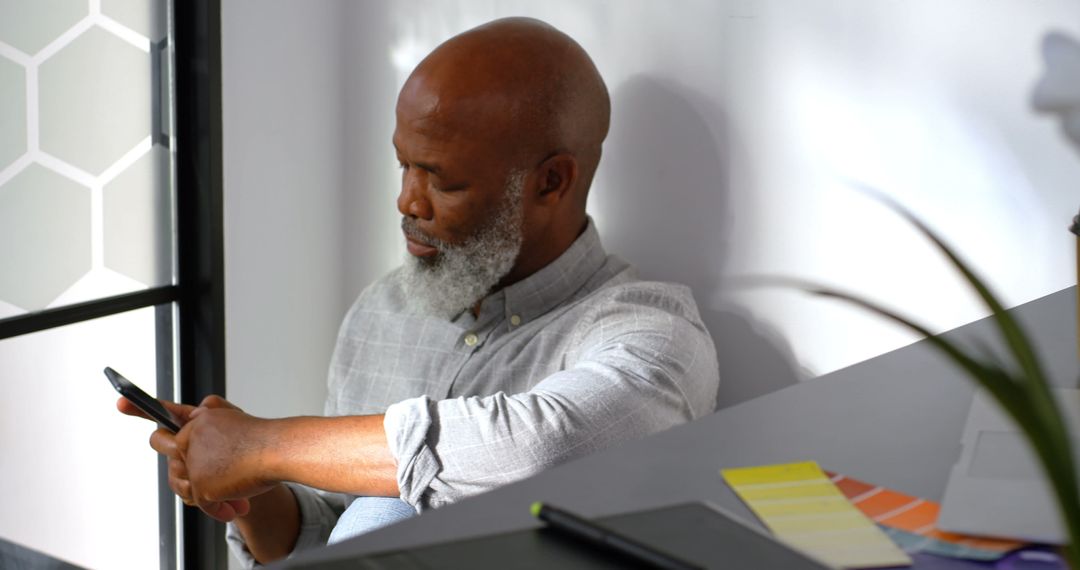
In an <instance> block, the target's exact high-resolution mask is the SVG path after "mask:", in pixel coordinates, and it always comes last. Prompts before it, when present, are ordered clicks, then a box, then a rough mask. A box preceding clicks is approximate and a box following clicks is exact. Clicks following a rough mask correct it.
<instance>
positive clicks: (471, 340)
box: [465, 333, 480, 346]
mask: <svg viewBox="0 0 1080 570" xmlns="http://www.w3.org/2000/svg"><path fill="white" fill-rule="evenodd" d="M478 342H480V338H479V337H477V336H476V335H475V334H473V333H469V334H467V335H465V345H466V346H476V343H478Z"/></svg>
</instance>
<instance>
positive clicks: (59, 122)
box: [40, 27, 153, 175]
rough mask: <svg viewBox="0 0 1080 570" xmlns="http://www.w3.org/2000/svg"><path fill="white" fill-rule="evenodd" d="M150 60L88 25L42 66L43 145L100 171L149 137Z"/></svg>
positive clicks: (95, 172)
mask: <svg viewBox="0 0 1080 570" xmlns="http://www.w3.org/2000/svg"><path fill="white" fill-rule="evenodd" d="M151 75H152V74H151V60H150V57H149V56H148V55H147V54H146V53H143V52H141V51H140V50H139V49H138V48H136V47H134V46H132V45H131V44H129V43H127V42H125V41H124V40H121V39H120V38H117V37H116V36H114V35H112V34H110V33H109V32H106V31H105V30H102V29H101V28H96V27H95V28H90V29H89V30H87V31H86V32H85V33H83V34H82V35H80V36H79V37H78V38H76V39H75V41H73V42H71V43H70V44H69V45H67V46H65V47H64V48H63V49H62V50H60V51H59V52H58V53H57V54H56V55H54V56H53V57H51V58H49V59H48V60H47V61H46V62H45V63H43V64H42V65H41V72H40V84H41V86H40V101H41V103H40V104H41V118H40V123H41V149H42V150H43V151H45V152H47V153H49V154H51V155H53V156H55V157H57V158H59V159H61V160H63V161H65V162H67V163H69V164H71V165H73V166H76V167H78V168H80V169H82V170H85V171H86V172H89V173H91V174H93V175H99V174H101V173H102V172H104V171H105V169H106V168H108V167H109V166H110V165H112V163H114V162H116V160H117V159H119V158H120V157H121V156H123V155H124V153H126V152H127V151H129V150H131V148H132V147H134V146H135V145H136V144H138V143H139V141H141V140H143V139H144V138H146V137H148V136H150V125H151V122H152V121H151V119H152V117H151V112H152V111H151V100H150V96H149V95H150V94H151V93H152V92H153V91H152V85H151Z"/></svg>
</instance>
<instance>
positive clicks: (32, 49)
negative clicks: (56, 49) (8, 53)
mask: <svg viewBox="0 0 1080 570" xmlns="http://www.w3.org/2000/svg"><path fill="white" fill-rule="evenodd" d="M86 13H87V12H86V0H34V1H33V2H27V1H26V0H0V41H2V42H4V43H6V44H9V45H11V46H13V47H14V48H15V49H18V50H20V51H22V52H25V53H27V54H34V53H37V52H38V50H40V49H41V48H43V47H45V46H46V45H48V44H49V43H50V42H52V41H53V40H55V39H56V38H57V36H59V35H60V34H61V33H62V32H63V31H64V30H67V29H68V28H70V27H71V26H72V25H74V24H75V23H76V22H78V21H79V19H80V18H83V17H84V16H86Z"/></svg>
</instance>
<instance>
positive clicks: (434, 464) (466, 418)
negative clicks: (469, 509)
mask: <svg viewBox="0 0 1080 570" xmlns="http://www.w3.org/2000/svg"><path fill="white" fill-rule="evenodd" d="M688 311H689V312H688ZM577 330H578V332H577V333H576V334H575V338H573V339H571V342H570V343H569V346H570V347H572V348H571V349H570V350H569V351H568V354H567V367H566V368H565V369H564V370H561V371H559V372H556V373H555V374H552V375H550V376H548V377H546V378H544V379H543V380H541V381H540V382H539V383H537V384H536V385H535V386H533V387H532V388H531V389H530V390H528V391H527V392H523V393H519V394H506V393H503V392H498V393H495V394H491V395H487V396H482V397H480V396H473V397H461V398H453V399H446V400H439V401H436V400H432V399H431V398H429V397H426V396H424V397H419V398H412V399H409V400H405V401H403V402H400V403H397V404H395V405H393V406H390V408H389V409H388V410H387V412H386V415H385V420H384V427H385V430H386V435H387V441H388V443H389V445H390V450H391V452H392V453H393V455H394V457H395V459H396V460H397V462H398V473H397V479H398V486H399V488H400V490H401V498H402V500H404V501H406V502H408V503H410V504H412V505H413V506H416V507H417V508H419V509H425V508H433V507H438V506H441V505H444V504H447V503H451V502H454V501H457V500H459V499H461V498H464V497H467V496H470V495H474V494H476V493H480V492H483V491H486V490H489V489H492V488H495V487H497V486H500V485H504V484H506V483H509V482H511V481H515V480H518V479H522V478H525V477H527V476H529V475H532V474H534V473H537V472H539V471H540V470H543V469H545V468H547V467H550V466H553V465H556V464H558V463H561V462H563V461H566V460H569V459H573V458H576V457H581V456H583V455H587V454H589V453H592V452H595V451H598V450H600V449H604V448H606V447H609V446H611V445H613V444H616V443H618V442H621V441H626V440H630V439H635V438H639V437H643V436H646V435H648V434H651V433H655V432H657V431H660V430H663V429H666V428H669V427H672V426H674V425H677V424H680V423H684V422H686V421H689V420H691V419H693V418H695V417H698V416H700V415H703V414H705V413H708V412H711V411H712V410H713V408H714V405H715V398H716V389H717V385H718V378H717V363H716V355H715V349H714V346H713V344H712V340H711V338H710V337H709V335H708V332H706V330H705V328H704V326H703V325H701V322H700V319H699V318H698V317H697V312H696V309H693V308H688V307H686V306H685V305H684V304H681V303H679V301H678V299H677V298H671V297H670V296H663V295H660V296H657V293H656V292H655V291H653V290H651V289H649V288H648V287H638V288H635V289H632V290H630V291H621V292H619V294H618V295H617V296H614V297H613V298H612V302H610V303H603V304H601V305H600V306H599V307H597V308H596V310H594V311H592V313H591V315H590V317H589V318H587V319H583V322H582V324H581V326H580V327H579V328H578V329H577Z"/></svg>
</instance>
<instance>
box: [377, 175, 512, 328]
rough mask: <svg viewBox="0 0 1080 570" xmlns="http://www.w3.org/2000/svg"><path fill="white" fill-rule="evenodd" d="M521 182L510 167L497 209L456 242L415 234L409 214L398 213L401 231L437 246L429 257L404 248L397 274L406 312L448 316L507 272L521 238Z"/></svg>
mask: <svg viewBox="0 0 1080 570" xmlns="http://www.w3.org/2000/svg"><path fill="white" fill-rule="evenodd" d="M524 185H525V173H524V172H514V173H511V175H510V177H509V178H508V179H507V181H506V190H505V198H504V199H503V203H502V204H500V205H499V209H498V211H497V212H495V215H494V216H493V217H492V218H491V219H490V220H489V221H488V222H487V223H486V224H484V225H483V226H482V227H481V228H480V229H479V230H478V231H477V232H476V233H475V234H473V235H472V236H471V237H469V239H468V240H466V241H465V242H464V243H462V244H460V245H452V244H448V243H446V242H444V241H442V240H438V239H435V238H432V237H429V236H426V235H422V234H419V233H418V231H417V230H416V226H415V223H414V222H413V221H412V219H411V218H403V219H402V221H401V227H402V230H404V231H405V233H406V234H409V235H413V236H416V238H418V241H422V242H423V243H427V244H429V245H431V246H434V247H435V248H436V249H438V250H439V253H437V254H436V255H435V257H434V258H419V257H416V256H414V255H411V254H408V253H406V254H405V265H404V266H403V267H402V268H401V271H399V272H398V277H399V279H400V282H401V285H402V288H403V289H404V291H405V303H406V310H407V311H408V312H410V313H414V314H419V315H427V316H432V317H436V318H441V319H445V320H450V319H453V318H454V317H456V316H457V315H458V314H459V313H461V312H462V311H464V310H465V309H468V308H470V307H472V306H473V305H475V304H476V303H477V302H478V301H480V300H481V299H483V298H484V297H485V296H487V294H488V293H489V292H490V291H491V289H492V288H493V287H494V286H495V285H496V284H497V283H498V282H499V281H500V280H502V278H503V277H505V276H506V274H508V273H510V270H511V269H512V268H513V267H514V262H515V261H517V257H518V254H519V253H520V252H521V243H522V240H523V239H524V238H523V236H522V233H521V229H522V224H523V222H524V213H523V209H522V204H521V194H522V189H523V187H524Z"/></svg>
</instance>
